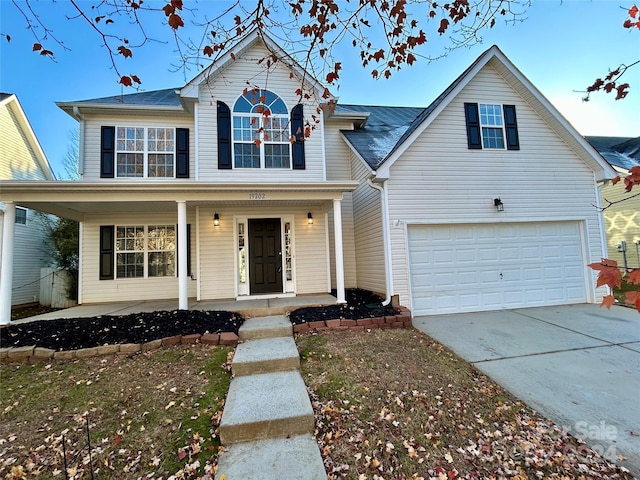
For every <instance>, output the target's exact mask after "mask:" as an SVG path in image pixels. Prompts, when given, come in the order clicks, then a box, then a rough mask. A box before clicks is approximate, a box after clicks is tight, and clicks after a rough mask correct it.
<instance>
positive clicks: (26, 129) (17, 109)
mask: <svg viewBox="0 0 640 480" xmlns="http://www.w3.org/2000/svg"><path fill="white" fill-rule="evenodd" d="M0 108H7V109H9V110H11V111H12V112H13V114H14V115H15V118H16V121H17V122H18V126H19V127H20V129H21V130H22V133H23V134H24V138H25V141H26V142H27V143H28V144H29V147H30V148H31V151H32V152H33V156H34V160H35V162H36V164H37V166H38V167H39V168H40V170H41V171H42V174H43V175H44V177H45V178H46V179H47V180H55V174H54V173H53V170H51V165H49V160H48V159H47V156H46V155H45V154H44V150H42V147H41V146H40V142H39V141H38V137H36V134H35V132H34V131H33V128H31V123H29V119H28V118H27V115H26V114H25V113H24V110H23V109H22V105H21V104H20V100H18V97H17V96H16V95H15V94H12V93H0Z"/></svg>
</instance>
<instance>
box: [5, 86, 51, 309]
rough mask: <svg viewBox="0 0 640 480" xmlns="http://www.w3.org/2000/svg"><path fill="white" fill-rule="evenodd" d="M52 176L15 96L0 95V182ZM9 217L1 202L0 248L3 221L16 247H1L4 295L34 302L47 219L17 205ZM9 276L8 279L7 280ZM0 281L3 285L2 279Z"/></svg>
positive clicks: (45, 259)
mask: <svg viewBox="0 0 640 480" xmlns="http://www.w3.org/2000/svg"><path fill="white" fill-rule="evenodd" d="M54 178H55V177H54V175H53V172H52V170H51V167H50V165H49V162H48V160H47V157H46V156H45V154H44V152H43V151H42V148H41V147H40V142H38V139H37V137H36V135H35V133H34V131H33V129H32V128H31V124H30V123H29V119H28V118H27V116H26V114H25V112H24V110H23V108H22V105H21V104H20V101H19V100H18V97H17V96H16V95H13V94H9V93H0V180H2V181H4V180H32V181H33V180H35V181H49V182H50V181H53V180H54ZM11 213H12V214H11V215H10V216H6V215H5V205H4V204H2V203H1V202H0V245H3V243H4V241H3V240H4V239H3V233H2V232H3V230H4V224H5V222H8V223H10V224H11V225H8V227H12V230H13V235H11V237H10V238H9V240H8V241H10V242H12V243H13V244H14V245H15V246H14V247H12V248H11V250H12V253H11V254H7V256H2V248H0V271H1V270H2V269H3V266H6V268H5V269H4V271H5V277H4V278H6V281H7V284H11V285H12V288H11V290H8V291H7V292H6V294H7V299H6V301H7V302H8V303H9V312H10V310H11V306H10V305H21V304H27V303H33V302H35V301H37V300H38V298H39V295H40V268H41V267H48V266H50V265H51V263H52V258H51V250H50V247H49V246H48V241H49V234H48V231H49V230H48V226H49V225H48V222H49V219H48V217H47V216H44V215H41V214H40V213H39V212H37V211H34V210H31V209H29V208H25V207H21V206H18V207H16V208H15V209H12V211H11ZM7 275H10V278H9V277H6V276H7ZM4 278H3V279H0V283H3V282H4V281H5V279H4Z"/></svg>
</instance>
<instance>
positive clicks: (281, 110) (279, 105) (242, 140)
mask: <svg viewBox="0 0 640 480" xmlns="http://www.w3.org/2000/svg"><path fill="white" fill-rule="evenodd" d="M232 118H233V123H232V125H233V166H234V168H291V142H290V135H291V131H290V130H291V129H290V126H289V111H288V110H287V106H286V105H285V104H284V102H283V101H282V99H281V98H280V97H278V96H277V95H276V94H274V93H273V92H270V91H268V90H262V89H254V90H249V91H247V92H246V93H245V94H243V95H242V96H241V97H240V98H238V100H236V103H235V104H234V105H233V116H232Z"/></svg>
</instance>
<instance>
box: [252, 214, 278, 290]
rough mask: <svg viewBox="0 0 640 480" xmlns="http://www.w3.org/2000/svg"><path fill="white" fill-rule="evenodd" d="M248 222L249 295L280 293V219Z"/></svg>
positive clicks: (259, 219)
mask: <svg viewBox="0 0 640 480" xmlns="http://www.w3.org/2000/svg"><path fill="white" fill-rule="evenodd" d="M248 224H249V286H250V288H251V295H259V294H262V293H282V244H281V241H280V219H279V218H257V219H249V222H248Z"/></svg>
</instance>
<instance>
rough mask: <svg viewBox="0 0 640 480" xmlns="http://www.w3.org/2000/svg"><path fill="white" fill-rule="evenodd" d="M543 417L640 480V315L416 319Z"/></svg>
mask: <svg viewBox="0 0 640 480" xmlns="http://www.w3.org/2000/svg"><path fill="white" fill-rule="evenodd" d="M413 325H414V326H415V327H416V328H418V329H420V330H422V331H423V332H425V333H426V334H428V335H429V336H431V337H433V338H435V339H436V340H438V341H439V342H441V343H442V344H444V345H446V346H447V347H449V348H450V349H451V350H453V351H454V352H455V353H456V354H457V355H459V356H460V357H462V358H464V359H465V360H467V361H468V362H470V363H471V364H473V365H474V366H475V367H476V368H477V369H479V370H481V371H482V372H484V373H486V374H487V375H488V376H489V377H491V378H492V379H494V380H495V381H496V382H498V383H499V384H500V385H502V386H503V387H504V388H505V389H506V390H508V391H509V392H511V393H512V394H513V395H515V396H516V397H518V398H520V399H521V400H522V401H524V402H525V403H526V404H527V405H529V406H531V407H532V408H534V409H535V410H537V411H538V412H540V413H541V414H542V415H544V416H546V417H548V418H550V419H551V420H553V421H554V422H555V423H556V424H557V425H559V426H562V427H563V428H564V429H565V430H567V431H569V432H570V433H571V434H573V435H574V436H576V437H579V438H582V439H584V441H585V442H586V443H587V444H588V445H589V446H591V447H592V448H593V449H595V450H596V451H598V452H599V453H601V454H603V455H604V456H605V457H606V458H608V459H610V460H612V461H615V462H616V463H618V464H619V465H622V466H624V467H626V468H628V469H629V470H630V471H631V472H632V474H633V475H634V476H636V477H640V313H638V312H637V311H636V310H633V309H629V308H624V307H612V308H611V310H607V309H606V308H601V307H599V306H598V305H588V304H585V305H563V306H556V307H539V308H526V309H518V310H504V311H495V312H478V313H464V314H453V315H438V316H423V317H415V318H414V319H413Z"/></svg>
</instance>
